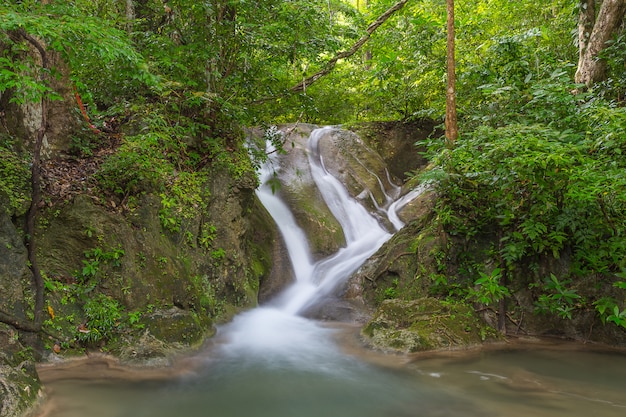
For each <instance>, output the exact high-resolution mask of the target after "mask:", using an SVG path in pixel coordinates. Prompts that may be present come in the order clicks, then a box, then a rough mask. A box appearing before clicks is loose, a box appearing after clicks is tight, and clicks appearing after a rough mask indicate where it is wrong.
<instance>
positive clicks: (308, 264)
mask: <svg viewBox="0 0 626 417" xmlns="http://www.w3.org/2000/svg"><path fill="white" fill-rule="evenodd" d="M324 129H330V128H324ZM324 129H320V130H315V131H314V132H313V133H312V134H311V138H310V140H309V149H308V151H309V163H310V165H311V170H312V172H313V175H314V178H315V182H316V184H317V186H318V188H319V189H320V190H321V193H322V195H323V196H324V198H325V201H326V203H327V205H328V206H329V208H330V209H331V211H332V213H333V214H334V215H335V216H336V217H337V219H338V221H339V222H340V224H341V225H342V227H343V230H344V233H345V237H346V242H347V244H346V247H345V248H343V249H341V250H339V251H338V252H337V253H336V254H334V255H332V256H330V257H328V258H326V259H322V260H320V261H317V262H314V261H313V260H312V256H311V254H310V251H309V248H308V244H307V240H306V236H305V235H304V233H303V231H302V230H301V229H300V228H299V227H298V226H297V223H296V221H295V219H294V217H293V215H292V214H291V212H290V211H289V209H288V207H287V206H286V205H285V204H284V203H283V202H282V201H281V200H280V199H279V198H278V197H276V196H275V195H274V194H273V193H272V192H271V190H270V187H269V185H267V184H265V185H263V186H262V187H261V188H260V189H259V191H258V196H259V198H260V199H261V201H262V202H263V204H264V205H265V206H266V208H267V209H268V211H269V212H270V213H271V214H272V216H273V217H274V218H275V219H276V220H277V224H278V226H279V228H280V231H281V234H282V235H283V237H284V240H285V242H286V245H287V247H288V251H289V256H290V260H291V262H292V264H293V269H294V271H295V278H296V279H295V282H294V283H293V285H292V286H291V287H289V288H287V289H286V290H285V291H284V292H283V293H282V294H280V295H279V296H278V297H277V298H276V299H274V300H273V301H272V302H270V303H269V304H267V305H265V306H262V307H259V308H256V309H254V310H252V311H248V312H245V313H242V314H240V315H238V316H237V317H235V319H234V320H233V321H232V322H231V323H229V324H227V325H224V326H223V327H221V328H220V329H219V330H218V335H217V336H216V337H215V338H214V340H213V341H212V342H211V344H210V346H208V347H207V351H206V352H205V353H204V354H203V355H200V356H199V358H197V359H196V361H195V366H194V370H193V372H191V373H185V374H183V375H182V376H178V377H175V378H171V379H167V380H152V381H151V380H144V381H140V382H131V381H125V380H111V379H96V378H91V379H89V380H82V379H81V380H79V379H66V380H63V379H58V380H54V382H51V383H50V384H49V385H48V387H47V388H48V389H49V390H50V407H49V409H48V414H49V415H53V416H55V417H85V416H89V417H142V416H146V417H148V416H149V417H200V416H217V417H244V416H254V417H264V416H267V417H308V416H311V417H314V416H315V417H334V416H337V417H357V416H358V417H370V416H371V417H385V416H389V417H403V416H445V417H461V416H463V417H471V416H507V417H517V416H519V417H521V416H524V417H527V416H539V417H541V416H568V417H582V416H589V415H596V416H603V417H612V416H624V415H626V396H625V395H624V394H626V356H624V355H621V354H606V353H597V352H580V351H576V350H571V349H541V350H537V349H530V350H528V349H512V350H502V351H494V352H483V353H474V354H463V355H458V356H454V355H452V356H449V357H435V358H430V359H428V358H422V359H419V360H416V361H412V362H404V361H405V358H398V357H396V358H391V360H389V361H388V362H389V364H388V365H381V364H379V363H378V362H376V361H369V360H366V359H364V358H365V356H361V355H358V354H350V353H348V351H349V350H350V349H349V347H348V346H347V345H346V344H345V343H341V342H340V340H341V335H342V334H344V333H345V331H344V330H342V329H341V327H340V326H334V325H331V324H328V323H322V322H318V321H315V320H311V319H307V318H304V317H302V316H301V315H300V314H299V313H300V312H302V311H303V310H305V309H306V308H307V307H310V306H312V305H315V304H316V303H318V302H319V301H320V300H322V299H324V298H325V297H327V296H329V295H330V294H332V293H333V292H334V291H336V289H337V287H338V286H340V285H341V284H342V283H343V282H345V280H346V279H347V278H348V277H349V276H350V275H351V274H352V273H353V272H354V271H355V270H356V269H358V268H359V266H360V265H361V264H362V263H363V262H364V261H365V260H366V259H367V258H368V257H369V256H371V255H372V254H373V253H374V252H375V251H376V250H377V249H378V248H379V247H380V246H381V245H382V244H383V243H384V242H385V241H386V240H387V239H389V238H390V237H391V233H390V231H388V230H386V229H385V228H384V227H383V226H381V225H380V223H379V222H378V221H377V220H376V218H375V217H373V216H372V215H371V214H370V213H368V212H367V210H365V209H364V208H363V206H361V205H360V204H359V203H358V202H357V201H355V200H354V199H352V198H351V197H350V196H349V195H348V193H347V191H346V190H345V188H344V186H343V185H342V184H341V183H340V182H339V181H338V180H337V179H335V178H334V177H333V176H332V175H330V174H329V173H328V171H327V170H326V169H325V167H324V161H323V160H322V158H321V157H320V155H319V152H318V151H317V141H318V140H320V138H321V137H322V135H323V133H324V132H325V130H324ZM271 162H272V161H271V160H270V163H271ZM274 162H275V161H274ZM266 168H267V169H266V170H265V171H263V172H262V174H261V178H262V182H265V181H266V180H267V179H268V178H269V177H270V176H271V172H272V171H271V166H268V167H266ZM420 192H421V191H420V190H416V191H415V192H412V193H410V195H408V196H405V197H404V198H403V199H399V200H396V201H395V202H394V201H390V203H389V205H388V206H389V207H387V208H386V211H387V215H388V217H389V220H390V222H391V224H393V225H394V226H395V227H396V228H400V227H402V222H401V221H400V220H399V218H398V216H397V214H396V210H397V209H398V208H399V207H401V206H403V205H404V204H406V203H407V201H408V199H411V198H415V197H416V196H417V195H418V194H419V193H420Z"/></svg>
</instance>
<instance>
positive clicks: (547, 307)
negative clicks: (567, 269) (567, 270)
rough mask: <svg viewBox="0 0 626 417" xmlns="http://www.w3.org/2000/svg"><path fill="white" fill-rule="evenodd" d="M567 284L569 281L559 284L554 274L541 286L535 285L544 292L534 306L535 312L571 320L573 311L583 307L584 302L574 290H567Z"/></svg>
mask: <svg viewBox="0 0 626 417" xmlns="http://www.w3.org/2000/svg"><path fill="white" fill-rule="evenodd" d="M569 284H571V280H566V281H563V282H561V281H559V279H558V278H557V277H556V276H555V275H554V274H550V278H549V279H546V280H545V281H544V282H543V283H542V284H535V285H534V286H536V287H541V289H542V290H543V292H544V294H541V295H540V296H539V299H538V300H537V302H536V304H535V305H536V310H537V312H539V313H548V312H549V313H553V314H554V313H556V314H557V315H558V316H559V317H561V318H563V319H571V318H572V312H573V311H574V309H575V308H578V307H581V306H582V305H584V300H583V299H582V298H581V296H580V295H578V294H577V293H576V291H575V290H574V289H572V288H568V285H569Z"/></svg>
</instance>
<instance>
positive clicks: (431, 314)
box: [362, 297, 487, 353]
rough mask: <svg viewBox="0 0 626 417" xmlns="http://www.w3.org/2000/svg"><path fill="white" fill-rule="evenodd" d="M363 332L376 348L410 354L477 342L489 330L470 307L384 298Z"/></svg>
mask: <svg viewBox="0 0 626 417" xmlns="http://www.w3.org/2000/svg"><path fill="white" fill-rule="evenodd" d="M362 335H363V336H364V338H365V341H366V343H367V344H368V345H370V346H372V347H373V348H375V349H380V350H384V351H387V350H390V351H399V352H405V353H409V352H419V351H424V350H432V349H443V348H447V349H454V348H463V347H468V346H472V345H476V344H479V343H481V342H482V341H483V340H484V339H485V337H486V336H487V330H486V328H485V327H484V325H483V324H482V323H481V321H480V320H479V318H478V317H477V316H476V315H475V313H474V310H473V309H471V308H470V307H469V306H466V305H462V304H451V303H447V302H443V301H440V300H438V299H435V298H430V297H425V298H420V299H415V300H409V301H405V300H399V299H392V300H385V301H383V302H382V303H381V305H380V307H379V308H378V310H377V311H376V313H375V314H374V317H373V318H372V319H371V320H370V321H369V322H368V323H367V325H366V326H365V327H364V328H363V330H362Z"/></svg>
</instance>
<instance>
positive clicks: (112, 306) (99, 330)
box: [77, 294, 124, 345]
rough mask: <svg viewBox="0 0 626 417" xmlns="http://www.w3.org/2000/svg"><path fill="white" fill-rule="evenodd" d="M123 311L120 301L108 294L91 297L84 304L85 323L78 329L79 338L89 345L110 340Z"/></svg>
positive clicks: (118, 324)
mask: <svg viewBox="0 0 626 417" xmlns="http://www.w3.org/2000/svg"><path fill="white" fill-rule="evenodd" d="M123 311H124V309H123V307H122V306H121V305H120V304H119V302H117V300H115V299H113V298H111V297H109V296H107V295H104V294H96V295H95V296H93V297H91V298H89V299H88V300H87V302H85V305H84V306H83V313H84V318H85V323H84V327H83V328H81V329H79V330H78V334H77V339H78V340H79V341H81V342H83V343H86V344H87V345H95V344H97V343H99V342H106V341H108V340H110V339H111V338H113V337H114V335H115V332H116V331H117V329H118V327H119V326H120V320H121V319H122V315H123Z"/></svg>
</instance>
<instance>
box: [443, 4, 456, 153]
mask: <svg viewBox="0 0 626 417" xmlns="http://www.w3.org/2000/svg"><path fill="white" fill-rule="evenodd" d="M447 10H448V22H447V32H448V86H447V90H446V145H447V146H448V147H450V148H451V147H453V146H454V143H455V142H456V140H457V138H458V136H459V128H458V124H457V117H456V72H455V61H454V47H455V44H454V0H447Z"/></svg>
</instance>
